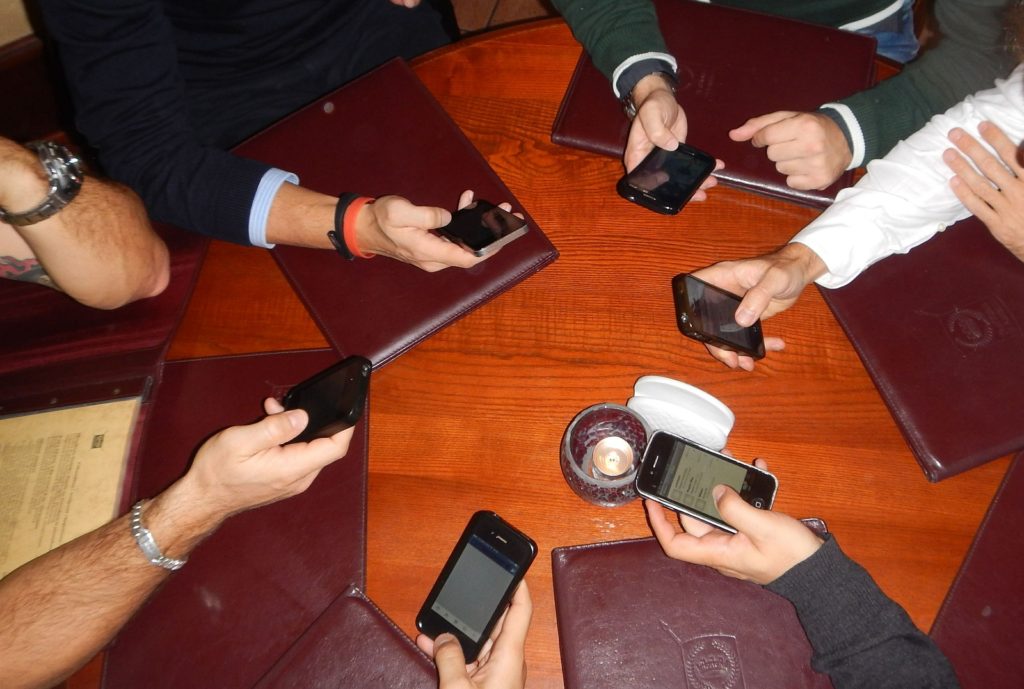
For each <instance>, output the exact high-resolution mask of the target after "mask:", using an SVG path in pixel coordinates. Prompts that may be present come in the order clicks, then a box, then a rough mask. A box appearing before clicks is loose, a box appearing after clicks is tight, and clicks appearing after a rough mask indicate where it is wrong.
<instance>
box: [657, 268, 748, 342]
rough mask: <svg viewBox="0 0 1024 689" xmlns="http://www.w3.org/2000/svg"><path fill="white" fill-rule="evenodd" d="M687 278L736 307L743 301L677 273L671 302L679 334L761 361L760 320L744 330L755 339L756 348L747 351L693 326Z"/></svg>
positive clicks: (729, 293)
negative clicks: (733, 303) (731, 301)
mask: <svg viewBox="0 0 1024 689" xmlns="http://www.w3.org/2000/svg"><path fill="white" fill-rule="evenodd" d="M687 278H689V279H691V280H696V281H697V282H699V283H701V284H702V285H704V286H705V287H706V289H708V290H710V291H713V292H717V293H718V294H721V295H722V296H724V297H727V298H729V299H732V300H734V301H735V302H736V306H737V307H738V306H739V305H740V302H741V301H742V300H743V299H742V297H740V296H739V295H737V294H733V293H732V292H730V291H728V290H724V289H722V288H721V287H718V286H717V285H712V284H711V283H710V282H707V281H706V280H701V279H700V278H699V277H696V276H694V275H692V274H690V273H679V274H678V275H676V276H675V277H674V278H672V301H673V303H674V305H675V312H676V327H678V328H679V332H681V333H682V334H683V335H685V336H686V337H689V338H690V339H692V340H697V341H698V342H703V343H704V344H710V345H713V346H715V347H718V348H719V349H727V350H729V351H730V352H737V353H739V354H745V355H747V356H749V357H751V358H753V359H763V358H764V356H765V348H764V332H763V330H762V329H761V321H760V320H757V321H755V322H754V323H753V324H752V325H749V326H747V328H746V330H749V331H750V332H751V333H752V334H753V336H754V337H756V338H757V344H758V346H757V348H756V349H748V348H746V347H744V346H742V345H739V344H736V343H735V342H730V341H728V340H725V339H723V338H722V337H720V336H718V335H714V334H711V333H709V332H707V331H706V330H700V329H698V328H697V327H696V326H695V325H694V324H693V320H694V319H693V315H692V313H691V312H690V309H689V300H688V299H687V297H686V295H687V290H686V280H687ZM733 313H735V309H734V310H733Z"/></svg>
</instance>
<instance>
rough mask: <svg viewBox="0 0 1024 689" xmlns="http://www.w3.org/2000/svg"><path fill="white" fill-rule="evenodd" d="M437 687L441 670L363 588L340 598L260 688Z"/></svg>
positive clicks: (311, 627) (409, 688) (350, 688)
mask: <svg viewBox="0 0 1024 689" xmlns="http://www.w3.org/2000/svg"><path fill="white" fill-rule="evenodd" d="M379 687H388V689H436V687H437V672H436V671H435V670H434V664H433V663H432V662H431V661H430V660H429V659H428V658H427V656H425V655H424V654H423V653H422V652H421V651H420V650H419V649H418V648H416V644H414V643H413V642H412V640H411V639H410V638H409V637H407V636H406V635H405V634H404V633H403V632H402V630H401V629H399V628H398V627H397V626H395V623H394V622H392V621H391V620H390V619H388V617H387V616H386V615H385V614H384V613H383V612H381V610H380V608H378V607H377V606H376V605H374V604H373V601H371V600H370V599H368V598H367V597H366V596H365V595H364V594H363V593H362V592H361V591H360V590H359V589H358V588H356V587H354V586H353V587H352V588H350V589H349V590H348V591H346V592H345V593H343V594H342V595H341V596H339V597H338V599H337V600H335V601H334V602H333V603H331V607H329V608H327V610H326V611H325V612H324V614H322V615H321V616H320V617H319V618H318V619H317V621H316V622H314V623H313V625H312V626H310V628H309V629H307V630H306V631H305V633H304V634H303V635H302V636H301V637H299V640H298V641H296V642H295V645H294V646H292V647H291V648H290V649H288V652H287V653H286V654H285V655H284V657H283V658H281V660H280V661H278V663H277V665H275V666H274V668H273V669H272V670H271V671H270V672H269V673H267V675H266V677H264V678H263V679H262V680H261V681H260V683H259V684H257V685H256V689H293V688H294V689H378V688H379Z"/></svg>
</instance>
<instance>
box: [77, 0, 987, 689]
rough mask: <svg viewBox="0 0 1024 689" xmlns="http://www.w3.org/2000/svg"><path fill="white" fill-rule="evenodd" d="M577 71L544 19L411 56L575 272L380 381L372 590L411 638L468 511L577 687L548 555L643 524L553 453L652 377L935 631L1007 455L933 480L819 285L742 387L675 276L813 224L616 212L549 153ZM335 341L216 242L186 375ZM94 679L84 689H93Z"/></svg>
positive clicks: (784, 506) (273, 275)
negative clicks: (583, 421)
mask: <svg viewBox="0 0 1024 689" xmlns="http://www.w3.org/2000/svg"><path fill="white" fill-rule="evenodd" d="M578 55H579V47H578V45H577V44H576V43H575V41H574V40H573V38H572V36H571V34H570V33H569V30H568V29H567V28H566V26H565V25H564V24H563V23H562V22H561V21H559V20H546V21H542V22H538V23H532V24H526V25H521V26H518V27H514V28H511V29H505V30H502V31H498V32H495V33H489V34H486V35H483V36H480V37H478V38H475V39H471V40H467V41H464V42H462V43H460V44H458V45H456V46H453V47H450V48H447V49H444V50H441V51H439V52H436V53H432V54H430V55H428V56H425V57H424V58H421V59H420V60H418V61H417V62H416V63H414V67H415V71H416V73H417V75H418V76H419V77H420V78H421V79H422V80H423V81H424V82H425V83H426V85H427V86H428V88H429V89H430V90H431V91H432V92H433V94H434V95H435V96H436V97H437V98H438V100H439V101H440V102H441V103H442V104H443V105H444V107H445V108H446V109H447V111H448V112H449V113H450V115H451V116H452V117H453V118H454V120H455V121H456V122H457V123H458V124H459V126H460V127H461V128H462V129H463V131H465V133H466V134H467V135H468V136H469V138H470V139H471V140H472V141H473V143H474V144H475V145H476V146H477V148H479V149H480V151H481V152H482V153H483V154H484V156H485V157H486V158H487V160H488V161H489V162H490V164H491V166H492V167H493V168H494V170H495V171H496V172H497V173H498V175H500V176H501V178H502V179H503V180H504V181H505V183H506V184H507V185H508V187H509V188H510V189H511V190H512V192H513V193H514V194H515V196H516V197H517V199H518V200H519V201H520V202H521V203H522V204H523V205H524V206H525V207H526V208H527V209H528V210H529V212H530V214H531V215H532V216H533V218H534V219H535V220H536V221H537V223H538V224H539V226H540V227H541V228H542V229H543V230H544V232H545V233H547V235H548V236H549V237H550V238H551V240H552V242H553V243H554V244H555V245H556V246H557V247H558V249H559V250H560V251H561V257H560V258H559V260H558V261H557V262H555V263H554V264H553V265H551V266H549V267H548V268H545V269H544V270H543V271H541V272H540V273H538V274H537V275H534V276H533V277H531V278H529V279H528V280H526V281H525V282H524V283H522V284H520V285H519V286H517V287H515V288H514V289H512V290H511V291H509V292H507V293H506V294H503V295H501V296H500V297H498V298H497V299H495V300H494V301H492V302H491V303H489V304H487V305H486V306H484V307H482V308H480V309H478V310H476V311H474V312H473V313H471V314H470V315H468V316H467V317H465V318H463V319H462V320H460V321H458V322H457V323H455V324H453V325H451V326H449V327H448V328H446V329H444V330H443V331H442V332H440V333H439V334H437V335H435V336H433V337H431V338H430V339H429V340H427V341H426V342H424V343H422V344H420V345H418V346H417V347H416V348H415V349H413V350H412V351H411V352H409V353H407V354H404V355H403V356H402V357H400V358H399V359H398V360H396V361H395V362H393V363H391V364H388V365H387V366H386V367H384V368H383V369H381V370H380V371H379V372H377V373H375V374H374V380H373V385H372V388H373V390H372V400H371V415H370V473H369V518H368V529H369V533H368V571H367V588H368V593H369V595H370V596H371V597H372V598H373V599H374V600H375V601H376V602H377V603H378V604H379V605H380V607H381V608H382V609H383V610H384V611H385V612H386V613H387V614H388V615H390V616H391V617H392V618H393V619H394V620H395V622H397V623H398V625H399V626H401V628H402V629H403V630H405V631H406V632H407V633H409V634H410V635H412V634H413V633H414V624H413V618H414V616H415V614H416V611H417V609H418V607H419V605H420V603H421V602H422V600H423V598H424V596H425V595H426V593H427V591H428V590H429V588H430V586H431V584H432V582H433V580H434V577H435V576H436V575H437V573H438V571H439V569H440V567H441V565H442V563H443V561H444V559H445V557H446V556H447V554H448V552H449V551H450V549H451V547H452V545H453V544H454V542H455V540H456V538H457V537H458V535H459V533H460V531H461V529H462V528H463V526H464V524H465V522H466V520H467V518H468V517H469V515H470V514H472V513H473V512H474V511H476V510H478V509H481V508H488V509H493V510H495V511H497V512H498V513H499V514H501V515H503V516H504V517H506V518H507V519H508V520H509V521H511V522H512V523H514V524H515V525H517V526H518V527H519V528H521V529H522V530H524V531H525V532H526V533H528V534H530V535H531V536H532V537H533V538H534V539H535V540H536V541H537V543H538V544H539V546H540V554H539V556H538V558H537V560H536V562H535V564H534V566H533V568H532V569H531V571H530V573H529V574H528V575H527V581H528V582H529V584H530V588H531V591H532V593H533V600H534V606H535V607H534V618H533V625H532V629H531V632H530V637H529V642H528V649H527V653H528V655H527V662H528V665H529V679H528V681H527V685H528V686H529V687H560V686H561V685H562V677H561V666H560V661H559V654H558V637H557V630H556V626H555V611H554V600H553V597H552V582H551V558H550V554H551V549H552V548H555V547H557V546H562V545H570V544H577V543H590V542H598V541H609V540H615V539H621V538H634V537H641V536H648V535H649V531H648V528H647V525H646V522H645V520H644V515H643V510H642V507H641V505H640V503H639V502H635V503H632V504H630V505H627V506H625V507H621V508H617V509H606V508H601V507H595V506H592V505H590V504H587V503H585V502H583V501H582V500H580V499H579V498H577V497H576V496H575V495H574V494H573V493H572V492H571V491H570V489H569V487H568V486H567V485H566V483H565V482H564V480H563V479H562V476H561V473H560V471H559V467H558V449H559V442H560V440H561V437H562V433H563V431H564V430H565V427H566V425H567V424H568V423H569V421H570V420H571V419H572V417H573V416H574V415H575V414H576V412H577V411H579V410H580V409H582V408H584V407H587V406H589V405H591V404H594V403H598V402H606V401H610V402H618V403H624V402H625V401H626V399H627V398H629V397H630V396H631V394H632V386H633V383H634V381H635V380H636V378H638V377H639V376H641V375H645V374H657V375H664V376H670V377H672V378H676V379H679V380H682V381H685V382H687V383H690V384H692V385H696V386H698V387H700V388H702V389H704V390H706V391H707V392H709V393H711V394H712V395H715V396H716V397H718V398H719V399H721V400H722V401H723V402H724V403H725V404H727V405H728V406H729V407H731V408H732V410H733V411H734V412H735V413H736V425H735V428H734V430H733V432H732V435H731V437H730V440H729V448H730V450H731V451H732V452H733V453H734V454H735V455H736V456H737V457H739V458H741V459H746V460H752V459H753V458H754V457H764V458H766V459H767V460H768V462H769V463H770V467H771V469H772V471H773V472H774V473H776V475H777V476H778V477H779V481H780V488H779V493H778V499H777V502H776V509H777V510H780V511H783V512H786V513H789V514H791V515H794V516H798V517H804V516H812V515H813V516H819V517H822V518H824V519H825V520H826V521H827V522H828V524H829V526H830V528H831V530H832V531H833V532H834V533H835V534H836V536H837V538H838V539H839V541H840V543H841V544H842V546H843V548H844V549H845V550H846V552H847V553H849V554H850V555H851V556H852V557H854V558H855V559H857V560H858V561H859V562H860V563H862V564H863V565H864V566H865V567H867V569H868V570H869V571H870V572H871V573H872V574H873V575H874V577H875V578H876V580H877V581H878V582H879V584H880V585H881V586H882V588H883V589H884V590H885V591H886V592H887V593H888V594H889V595H890V596H892V597H893V598H894V599H895V600H897V601H898V602H899V603H900V604H902V605H903V606H904V607H905V608H906V609H907V610H908V612H909V613H910V615H911V617H912V618H913V619H914V621H915V622H916V623H917V624H918V625H919V626H920V627H922V628H924V629H928V628H929V627H930V625H931V623H932V620H933V619H934V617H935V614H936V612H937V610H938V608H939V605H940V604H941V602H942V600H943V596H944V595H945V593H946V590H947V589H948V588H949V586H950V583H951V582H952V580H953V577H954V575H955V573H956V571H957V568H958V567H959V565H960V562H961V559H962V558H963V556H964V554H965V552H966V550H967V548H968V546H969V545H970V542H971V539H972V537H973V535H974V532H975V530H976V528H977V526H978V524H979V522H980V520H981V518H982V516H983V515H984V512H985V509H986V507H987V506H988V503H989V501H990V499H991V497H992V495H993V493H994V491H995V488H996V486H997V484H998V482H999V480H1000V478H1001V477H1002V475H1003V474H1004V473H1005V471H1006V468H1007V458H1003V459H1000V460H998V461H995V462H991V463H989V464H987V465H984V466H982V467H980V468H977V469H974V470H971V471H969V472H967V473H965V474H962V475H960V476H957V477H954V478H951V479H948V480H946V481H943V482H942V483H939V484H931V483H929V482H928V481H927V480H926V479H925V477H924V475H923V474H922V473H921V470H920V469H919V468H918V465H917V463H916V462H915V461H914V458H913V456H912V455H911V452H910V450H909V449H908V447H907V445H906V443H905V442H904V441H903V439H902V437H901V436H900V433H899V431H898V430H897V427H896V424H895V423H894V421H893V419H892V417H891V416H890V414H889V412H888V411H887V410H886V408H885V406H884V404H883V402H882V400H881V398H880V397H879V395H878V393H877V392H876V390H875V388H874V386H873V385H872V383H871V380H870V379H869V378H868V375H867V373H866V372H865V370H864V367H863V366H862V365H861V363H860V361H859V359H858V358H857V355H856V353H855V352H854V350H853V348H852V347H851V345H850V343H849V342H848V341H847V339H846V337H845V336H844V335H843V333H842V331H841V329H840V327H839V325H838V324H837V323H836V321H835V320H834V319H833V317H832V315H831V314H830V312H829V311H828V309H827V307H826V306H825V304H824V302H823V301H822V299H821V298H820V296H819V295H818V293H817V291H816V290H815V289H814V288H811V289H809V290H807V292H806V293H805V294H804V296H803V298H802V299H801V301H800V302H799V303H798V304H797V305H796V306H795V307H793V308H791V309H790V310H789V311H788V312H786V313H784V314H782V315H780V316H778V317H776V318H774V319H771V320H770V321H767V322H766V327H765V330H766V332H767V333H768V334H770V335H779V336H782V337H784V338H785V340H786V342H787V345H788V346H787V349H786V351H784V352H781V353H777V354H772V355H769V357H768V358H767V359H765V360H764V361H763V362H762V363H760V364H759V365H758V367H757V371H756V372H753V373H745V372H738V371H731V370H729V369H727V368H725V367H724V366H722V365H721V364H719V363H718V362H716V361H714V360H713V359H711V357H710V356H709V355H708V354H707V353H706V351H705V350H704V348H703V347H702V346H700V345H698V344H697V343H695V342H693V341H691V340H688V339H685V338H683V337H682V336H681V335H680V334H679V333H678V331H677V330H676V327H675V324H674V318H673V309H672V298H671V293H670V289H669V281H670V279H671V277H672V276H673V275H675V274H676V273H678V272H681V271H685V270H691V269H694V268H697V267H700V266H703V265H706V264H708V263H711V262H714V261H716V260H721V259H727V258H738V257H744V256H750V255H754V254H757V253H761V252H765V251H768V250H771V249H773V248H775V247H776V246H778V245H780V244H781V243H783V242H785V241H786V240H787V239H788V238H789V237H790V236H791V235H792V234H794V233H795V232H796V231H797V230H799V229H800V228H801V227H802V226H803V225H804V224H806V223H807V222H808V221H809V220H810V219H811V218H813V217H814V215H815V212H814V211H812V210H809V209H806V208H801V207H798V206H795V205H791V204H787V203H784V202H780V201H773V200H768V199H764V198H761V197H758V196H754V195H751V194H748V193H743V192H738V191H734V190H731V189H726V188H721V187H719V188H717V189H715V190H713V191H712V192H711V194H710V199H709V200H708V201H707V202H705V203H694V204H691V205H690V206H688V207H687V209H686V210H685V211H684V212H683V213H682V214H680V215H679V216H676V217H661V216H658V215H656V214H654V213H651V212H649V211H646V210H643V209H641V208H639V207H638V206H634V205H631V204H629V203H627V202H626V201H623V200H621V199H620V198H619V197H618V196H617V195H616V193H615V182H616V180H617V179H618V177H619V176H620V175H621V173H622V166H621V163H620V162H619V161H618V160H613V159H610V158H605V157H601V156H597V155H593V154H589V153H585V152H581V151H577V150H574V149H569V148H563V147H560V146H556V145H554V144H552V143H551V142H550V139H549V133H550V129H551V123H552V121H553V119H554V117H555V113H556V111H557V108H558V104H559V102H560V100H561V97H562V94H563V92H564V91H565V88H566V85H567V83H568V81H569V77H570V75H571V73H572V70H573V67H574V65H575V63H576V60H577V57H578ZM735 124H737V123H722V126H733V125H735ZM396 191H398V192H400V191H401V190H396ZM354 325H358V324H354ZM367 327H372V326H370V325H369V324H367ZM325 344H326V342H325V340H324V338H323V336H322V335H321V334H320V332H319V330H318V329H317V327H316V325H315V324H314V323H313V321H312V319H311V318H310V316H309V315H308V314H307V312H306V310H305V308H304V307H303V305H302V304H301V303H300V302H299V300H298V298H297V297H296V296H295V295H294V294H293V292H292V290H291V288H290V287H289V285H288V283H287V281H286V280H285V278H284V277H283V275H282V274H281V272H280V271H279V270H278V268H277V266H276V264H275V263H274V261H273V259H272V258H271V257H270V255H269V254H268V253H267V252H265V251H263V250H260V249H253V248H242V247H238V246H233V245H228V244H224V243H214V244H213V245H212V246H211V248H210V252H209V255H208V257H207V259H206V263H205V265H204V266H203V269H202V273H201V276H200V280H199V284H198V287H197V289H196V292H195V295H194V296H193V298H192V301H191V303H190V305H189V308H188V312H187V314H186V317H185V321H184V323H183V324H182V326H181V328H180V330H179V332H178V334H177V336H176V338H175V340H174V342H173V345H172V348H171V352H170V358H172V359H180V358H190V357H197V356H211V355H221V354H230V353H248V352H262V351H276V350H285V349H294V348H299V349H301V348H313V347H321V346H324V345H325ZM95 666H96V663H93V667H94V668H95ZM86 674H89V673H83V674H82V676H85V675H86ZM82 676H80V677H79V678H77V679H78V681H77V685H78V686H87V685H89V684H90V682H88V681H85V682H83V681H82ZM71 685H72V686H76V681H75V680H73V681H72V682H71Z"/></svg>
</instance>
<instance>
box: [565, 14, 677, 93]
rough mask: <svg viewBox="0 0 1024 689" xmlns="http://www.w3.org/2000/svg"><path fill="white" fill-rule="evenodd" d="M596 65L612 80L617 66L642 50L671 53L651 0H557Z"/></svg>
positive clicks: (566, 19) (574, 33) (576, 35)
mask: <svg viewBox="0 0 1024 689" xmlns="http://www.w3.org/2000/svg"><path fill="white" fill-rule="evenodd" d="M552 4H553V5H554V6H555V9H557V10H558V11H559V12H561V13H562V16H563V17H565V21H566V22H567V23H568V24H569V28H571V29H572V33H573V35H574V36H575V37H576V40H577V41H579V42H580V43H581V44H582V45H583V49H584V50H586V51H587V52H588V53H589V54H590V58H591V59H592V60H593V61H594V66H596V67H597V69H598V70H600V72H601V73H602V74H604V75H605V76H606V77H608V79H609V80H610V79H611V77H612V73H613V72H614V71H615V68H616V67H618V66H619V65H620V64H622V63H623V61H625V60H626V59H628V58H630V57H633V56H634V55H639V54H641V53H648V52H659V53H667V52H668V49H667V48H666V47H665V39H664V38H663V37H662V35H661V30H660V29H659V28H658V16H657V14H656V13H655V11H654V4H653V3H652V2H651V1H650V0H553V2H552Z"/></svg>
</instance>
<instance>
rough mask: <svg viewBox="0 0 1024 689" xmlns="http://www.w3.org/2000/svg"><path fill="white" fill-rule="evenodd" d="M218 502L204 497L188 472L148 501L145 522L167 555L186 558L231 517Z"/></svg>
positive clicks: (180, 558)
mask: <svg viewBox="0 0 1024 689" xmlns="http://www.w3.org/2000/svg"><path fill="white" fill-rule="evenodd" d="M215 503H216V501H211V500H204V499H200V497H199V491H198V489H197V487H195V486H194V485H193V482H192V481H191V480H189V477H188V475H186V476H185V477H184V478H182V479H181V480H179V481H177V482H175V483H174V484H173V485H172V486H171V487H170V488H168V489H167V490H165V491H164V492H163V493H160V494H159V495H157V496H156V497H155V498H153V499H152V500H150V501H149V502H147V503H146V509H145V523H146V528H147V529H149V531H150V533H151V534H152V535H153V538H154V540H155V541H156V542H157V543H158V544H159V545H160V549H161V551H162V552H163V554H164V556H166V557H168V558H172V559H175V560H182V559H186V558H187V557H188V555H189V553H191V552H192V550H193V548H195V547H196V545H198V544H199V543H200V542H201V541H202V540H203V539H204V538H206V537H207V536H209V535H210V534H212V533H213V532H214V531H216V530H217V528H218V527H219V526H220V525H221V524H222V523H223V522H224V520H225V519H227V517H228V514H227V512H226V511H225V510H224V509H222V508H218V507H217V506H216V504H215Z"/></svg>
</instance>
